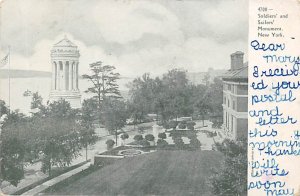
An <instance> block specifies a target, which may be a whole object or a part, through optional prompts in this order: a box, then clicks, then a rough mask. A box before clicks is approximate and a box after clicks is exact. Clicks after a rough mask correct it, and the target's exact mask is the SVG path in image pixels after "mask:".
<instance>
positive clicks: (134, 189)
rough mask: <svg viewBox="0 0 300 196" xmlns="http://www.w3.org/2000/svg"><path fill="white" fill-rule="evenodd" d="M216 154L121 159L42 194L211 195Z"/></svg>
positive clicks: (171, 153)
mask: <svg viewBox="0 0 300 196" xmlns="http://www.w3.org/2000/svg"><path fill="white" fill-rule="evenodd" d="M221 160H222V155H221V153H219V152H216V151H180V150H177V151H157V152H154V153H151V154H144V155H139V156H136V157H132V158H124V159H121V160H119V161H117V162H116V163H114V164H112V165H108V166H106V167H103V168H101V169H99V170H96V171H95V172H93V173H90V174H88V175H85V176H82V177H81V178H79V179H78V180H76V181H74V182H71V183H69V184H67V185H66V186H63V187H60V188H58V189H54V190H51V191H49V192H47V193H46V194H51V195H212V194H211V193H210V187H209V186H208V178H209V176H210V175H211V171H210V168H212V167H219V166H220V162H221Z"/></svg>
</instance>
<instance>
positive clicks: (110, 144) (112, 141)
mask: <svg viewBox="0 0 300 196" xmlns="http://www.w3.org/2000/svg"><path fill="white" fill-rule="evenodd" d="M106 145H107V149H111V148H112V147H113V146H114V145H115V141H114V140H112V139H109V140H107V141H106Z"/></svg>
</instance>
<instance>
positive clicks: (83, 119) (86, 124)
mask: <svg viewBox="0 0 300 196" xmlns="http://www.w3.org/2000/svg"><path fill="white" fill-rule="evenodd" d="M95 106H96V103H95V101H94V100H93V99H86V100H84V101H83V103H82V108H81V116H80V121H79V122H78V124H79V125H80V143H81V144H82V145H83V147H84V148H85V157H86V160H87V151H88V146H89V145H92V144H95V143H96V141H97V139H98V137H97V135H96V133H95V128H94V126H93V123H94V120H95V118H94V117H95V115H94V112H95Z"/></svg>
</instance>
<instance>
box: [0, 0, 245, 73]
mask: <svg viewBox="0 0 300 196" xmlns="http://www.w3.org/2000/svg"><path fill="white" fill-rule="evenodd" d="M0 1H1V0H0ZM0 5H1V9H0V55H1V56H0V57H1V58H2V56H5V54H6V53H7V51H8V46H10V47H11V68H12V69H26V70H39V71H51V63H50V62H51V59H50V50H51V48H52V46H53V45H54V44H55V43H57V42H58V41H60V40H61V39H63V38H64V35H67V37H68V38H69V39H70V40H71V41H72V42H73V43H75V44H76V45H77V46H78V48H79V50H80V54H81V56H80V64H79V71H80V73H81V74H83V73H87V72H88V69H89V64H90V63H93V62H95V61H102V62H103V63H104V64H109V65H114V66H115V67H116V71H117V72H119V73H120V74H121V75H122V76H124V77H136V76H140V75H142V74H143V73H145V72H149V73H150V74H152V75H160V74H162V73H165V72H166V71H167V70H170V69H173V68H182V69H185V70H188V71H189V72H202V71H207V69H208V68H210V67H212V68H214V69H229V67H230V54H231V53H233V52H235V51H243V52H245V53H246V54H245V61H246V59H247V41H248V40H247V39H248V38H247V36H248V1H247V0H198V1H196V0H180V1H179V0H139V1H138V0H89V1H85V0H2V1H1V4H0Z"/></svg>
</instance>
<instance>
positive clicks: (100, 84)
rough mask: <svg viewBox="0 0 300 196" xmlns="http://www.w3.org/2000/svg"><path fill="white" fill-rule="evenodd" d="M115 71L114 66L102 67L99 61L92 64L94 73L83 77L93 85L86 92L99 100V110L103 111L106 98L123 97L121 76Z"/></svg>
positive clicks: (91, 67) (91, 68)
mask: <svg viewBox="0 0 300 196" xmlns="http://www.w3.org/2000/svg"><path fill="white" fill-rule="evenodd" d="M115 69H116V68H115V67H114V66H111V65H102V62H101V61H98V62H95V63H92V64H90V70H91V72H92V73H91V74H90V75H88V74H85V75H82V78H83V79H87V80H89V81H90V82H91V83H92V86H91V87H90V88H88V89H87V90H86V91H85V92H86V93H91V94H92V95H93V99H95V100H97V109H98V110H100V109H101V106H102V102H103V101H104V100H105V99H106V98H120V97H121V93H120V91H119V86H118V84H117V80H118V79H119V78H120V74H119V73H115V72H114V70H115ZM99 114H100V113H99ZM99 119H100V116H99Z"/></svg>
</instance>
